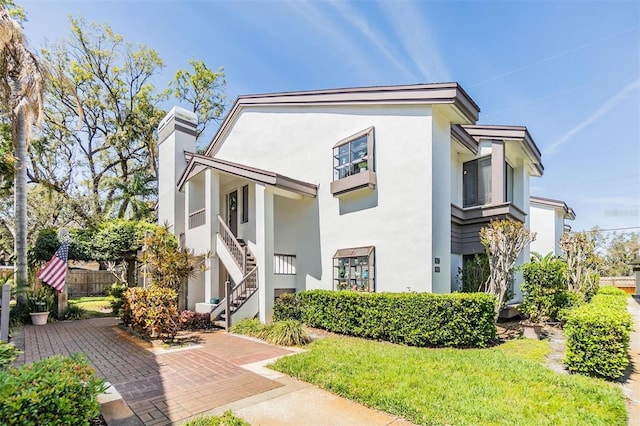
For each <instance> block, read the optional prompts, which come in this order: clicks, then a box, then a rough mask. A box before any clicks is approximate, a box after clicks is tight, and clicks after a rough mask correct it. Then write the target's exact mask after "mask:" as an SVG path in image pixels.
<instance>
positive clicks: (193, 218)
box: [189, 209, 207, 229]
mask: <svg viewBox="0 0 640 426" xmlns="http://www.w3.org/2000/svg"><path fill="white" fill-rule="evenodd" d="M205 223H207V210H206V209H200V210H196V211H195V212H193V213H189V229H193V228H197V227H198V226H202V225H204V224H205Z"/></svg>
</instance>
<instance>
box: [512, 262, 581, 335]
mask: <svg viewBox="0 0 640 426" xmlns="http://www.w3.org/2000/svg"><path fill="white" fill-rule="evenodd" d="M522 276H523V278H524V284H523V285H522V291H523V293H524V300H523V302H522V304H521V305H520V310H521V311H522V312H523V313H525V314H526V315H528V316H529V318H530V320H531V321H532V322H535V323H539V322H544V321H557V320H558V318H559V313H560V310H561V309H563V308H564V307H566V306H567V305H568V304H569V303H570V299H569V290H568V288H567V264H566V262H565V261H563V260H561V259H558V258H554V257H552V254H551V253H549V254H548V255H547V256H545V257H540V256H534V257H533V258H532V261H531V262H530V263H526V264H524V265H522Z"/></svg>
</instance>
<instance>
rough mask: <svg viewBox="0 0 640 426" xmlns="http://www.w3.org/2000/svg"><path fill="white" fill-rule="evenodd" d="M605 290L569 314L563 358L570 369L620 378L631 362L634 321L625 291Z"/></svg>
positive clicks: (609, 377) (587, 373) (565, 328)
mask: <svg viewBox="0 0 640 426" xmlns="http://www.w3.org/2000/svg"><path fill="white" fill-rule="evenodd" d="M604 288H606V287H603V289H604ZM603 289H601V290H600V291H599V292H598V294H597V295H596V296H594V297H593V298H592V300H591V302H590V303H589V304H586V305H583V306H581V307H579V308H576V309H573V310H571V311H570V312H569V313H568V314H567V323H566V324H565V327H564V330H565V334H566V336H567V346H566V350H565V356H564V360H563V361H564V363H565V364H566V365H567V368H568V369H569V371H572V372H576V373H582V374H586V375H589V376H598V377H604V378H608V379H617V378H619V377H621V376H622V375H623V374H624V371H625V369H626V368H627V365H629V358H628V354H627V352H628V349H629V333H630V332H631V327H632V321H631V315H630V314H629V313H628V312H627V305H626V295H625V294H624V292H623V291H621V290H620V292H615V291H612V290H604V291H603Z"/></svg>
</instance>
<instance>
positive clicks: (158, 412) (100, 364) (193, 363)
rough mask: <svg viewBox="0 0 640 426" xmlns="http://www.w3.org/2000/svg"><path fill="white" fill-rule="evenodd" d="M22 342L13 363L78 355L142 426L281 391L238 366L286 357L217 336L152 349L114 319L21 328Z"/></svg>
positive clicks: (265, 347) (258, 345) (267, 347)
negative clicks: (177, 346)
mask: <svg viewBox="0 0 640 426" xmlns="http://www.w3.org/2000/svg"><path fill="white" fill-rule="evenodd" d="M23 336H24V354H23V355H21V357H20V358H19V359H18V360H17V363H24V362H32V361H37V360H39V359H42V358H46V357H49V356H51V355H54V354H60V355H70V354H72V353H77V352H80V353H84V354H86V355H87V357H88V358H89V360H90V361H91V363H92V364H93V365H94V366H95V368H96V370H97V372H98V375H99V376H100V377H103V378H104V379H105V380H106V381H108V382H110V383H111V384H112V385H113V386H114V387H115V388H116V390H117V391H118V392H119V393H120V394H121V395H122V397H123V399H124V401H125V402H126V403H127V405H129V407H130V408H131V410H133V412H134V413H135V415H136V416H138V418H139V419H140V420H141V421H142V422H144V423H145V424H148V425H160V424H172V423H176V422H179V421H181V420H184V419H186V418H188V417H191V416H193V415H196V414H198V413H202V412H204V411H208V410H211V409H214V408H216V407H219V406H222V405H225V404H228V403H230V402H233V401H237V400H239V399H243V398H246V397H249V396H253V395H257V394H260V393H262V392H266V391H268V390H271V389H275V388H277V387H280V386H282V385H281V384H280V383H278V382H276V381H273V380H269V379H267V378H265V377H262V376H259V375H257V374H254V373H252V372H250V371H248V370H246V369H244V368H242V367H240V366H241V365H244V364H249V363H253V362H258V361H262V360H266V359H270V358H273V357H277V356H280V355H285V354H289V353H291V352H290V351H289V350H287V349H283V348H279V347H276V346H272V345H268V344H264V343H260V342H256V341H253V340H248V339H244V338H241V337H237V336H233V335H229V334H227V333H224V332H222V331H219V332H211V333H202V334H200V335H199V337H200V338H201V340H200V341H199V342H198V343H197V345H195V346H191V347H188V348H184V349H178V350H162V349H160V350H158V349H157V348H156V350H154V348H153V347H152V345H151V344H148V343H146V342H140V341H139V339H136V338H133V337H132V336H130V335H129V334H128V333H127V332H125V331H124V330H122V329H121V328H120V327H118V320H117V319H116V318H95V319H89V320H81V321H63V322H56V323H51V324H47V325H46V326H32V325H25V326H24V329H23ZM20 346H21V345H20Z"/></svg>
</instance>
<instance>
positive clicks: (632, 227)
mask: <svg viewBox="0 0 640 426" xmlns="http://www.w3.org/2000/svg"><path fill="white" fill-rule="evenodd" d="M631 229H640V226H627V227H625V228H611V229H600V228H598V229H589V230H584V231H580V232H614V231H628V230H631Z"/></svg>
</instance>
